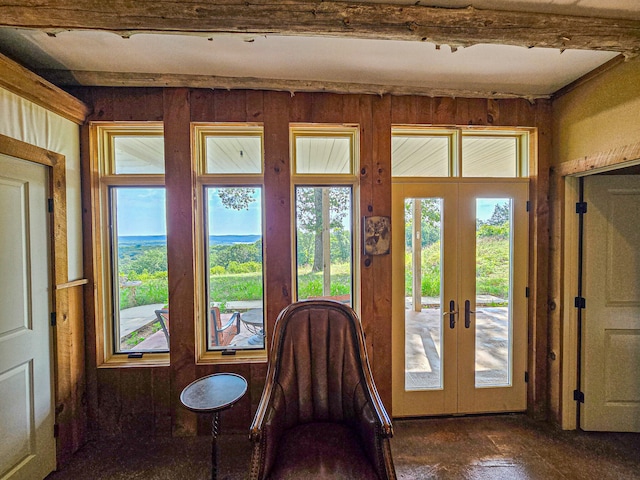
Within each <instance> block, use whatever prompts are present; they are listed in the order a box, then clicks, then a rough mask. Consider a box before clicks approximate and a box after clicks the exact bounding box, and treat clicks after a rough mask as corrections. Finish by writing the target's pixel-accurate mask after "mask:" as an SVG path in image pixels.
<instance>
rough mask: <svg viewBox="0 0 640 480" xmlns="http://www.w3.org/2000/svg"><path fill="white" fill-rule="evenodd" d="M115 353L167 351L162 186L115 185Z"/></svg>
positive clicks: (166, 291)
mask: <svg viewBox="0 0 640 480" xmlns="http://www.w3.org/2000/svg"><path fill="white" fill-rule="evenodd" d="M111 218H112V221H113V237H112V251H113V252H114V253H115V255H113V258H112V265H113V271H114V278H113V283H114V290H115V292H117V295H115V298H114V319H115V324H114V329H113V331H114V350H115V351H116V352H134V351H135V352H149V351H151V352H163V351H164V352H166V351H167V350H168V348H169V342H168V339H169V330H168V328H169V325H168V323H169V322H168V315H167V316H166V317H163V316H162V315H163V311H164V310H166V308H167V302H168V298H169V297H168V292H169V290H168V283H167V226H166V220H165V219H166V204H165V189H164V188H163V187H151V188H141V187H113V188H112V189H111Z"/></svg>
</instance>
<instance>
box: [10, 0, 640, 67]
mask: <svg viewBox="0 0 640 480" xmlns="http://www.w3.org/2000/svg"><path fill="white" fill-rule="evenodd" d="M0 26H10V27H21V28H33V29H39V30H44V31H46V32H48V33H57V32H61V31H65V30H104V31H109V32H114V33H117V34H119V35H122V36H130V35H133V34H135V33H141V32H161V33H174V34H175V33H191V34H203V35H211V34H215V33H242V34H250V35H251V34H255V35H265V34H277V35H316V36H341V37H352V38H376V39H387V40H409V41H429V42H434V43H436V44H448V45H452V46H454V47H458V46H469V45H475V44H479V43H488V44H505V45H518V46H524V47H548V48H559V49H590V50H611V51H617V52H622V53H624V54H625V55H626V56H634V55H636V54H638V53H639V52H640V22H639V21H637V20H629V19H610V18H594V17H578V16H570V15H549V14H542V13H526V12H508V11H496V10H479V9H476V8H473V7H467V8H435V7H425V6H421V5H394V4H382V3H351V2H333V1H307V0H287V1H276V0H253V1H250V2H248V1H244V0H242V1H240V0H225V1H216V2H212V1H204V0H199V1H198V0H196V1H192V2H188V3H187V2H183V1H182V0H161V1H158V2H130V1H126V0H100V1H98V0H87V1H85V2H74V1H70V0H39V1H35V0H31V1H23V2H15V1H8V0H0Z"/></svg>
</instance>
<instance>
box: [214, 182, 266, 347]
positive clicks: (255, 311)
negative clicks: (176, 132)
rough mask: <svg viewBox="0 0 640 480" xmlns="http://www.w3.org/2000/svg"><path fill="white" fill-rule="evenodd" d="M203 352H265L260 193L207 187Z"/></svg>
mask: <svg viewBox="0 0 640 480" xmlns="http://www.w3.org/2000/svg"><path fill="white" fill-rule="evenodd" d="M205 198H206V202H207V205H206V232H207V234H206V239H205V240H206V242H205V243H206V253H207V255H206V266H207V269H206V271H207V272H208V275H207V280H208V282H207V285H208V289H207V295H208V302H207V306H208V308H207V311H206V312H205V315H206V323H205V326H206V332H207V337H206V338H207V349H209V350H225V349H229V348H233V349H234V350H247V349H257V348H264V308H263V301H262V299H263V278H264V277H263V272H262V270H263V269H262V266H263V262H262V189H261V188H260V187H206V188H205Z"/></svg>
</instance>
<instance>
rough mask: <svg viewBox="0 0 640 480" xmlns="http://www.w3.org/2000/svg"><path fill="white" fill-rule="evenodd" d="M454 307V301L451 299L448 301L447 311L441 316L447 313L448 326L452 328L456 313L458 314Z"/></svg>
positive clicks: (454, 323) (454, 325)
mask: <svg viewBox="0 0 640 480" xmlns="http://www.w3.org/2000/svg"><path fill="white" fill-rule="evenodd" d="M455 308H456V302H454V301H453V300H451V301H450V302H449V311H448V312H444V313H443V314H442V316H443V317H446V316H447V315H449V328H452V329H453V328H455V327H456V315H457V314H458V311H457V310H454V309H455Z"/></svg>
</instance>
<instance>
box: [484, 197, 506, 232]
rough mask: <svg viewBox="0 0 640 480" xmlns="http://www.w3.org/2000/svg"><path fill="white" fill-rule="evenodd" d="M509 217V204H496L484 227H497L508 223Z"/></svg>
mask: <svg viewBox="0 0 640 480" xmlns="http://www.w3.org/2000/svg"><path fill="white" fill-rule="evenodd" d="M510 216H511V209H510V208H509V202H502V203H496V205H495V207H493V213H492V214H491V217H489V219H488V220H487V221H486V222H484V224H485V225H492V226H499V225H504V224H505V223H507V224H508V223H509V219H510Z"/></svg>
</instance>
